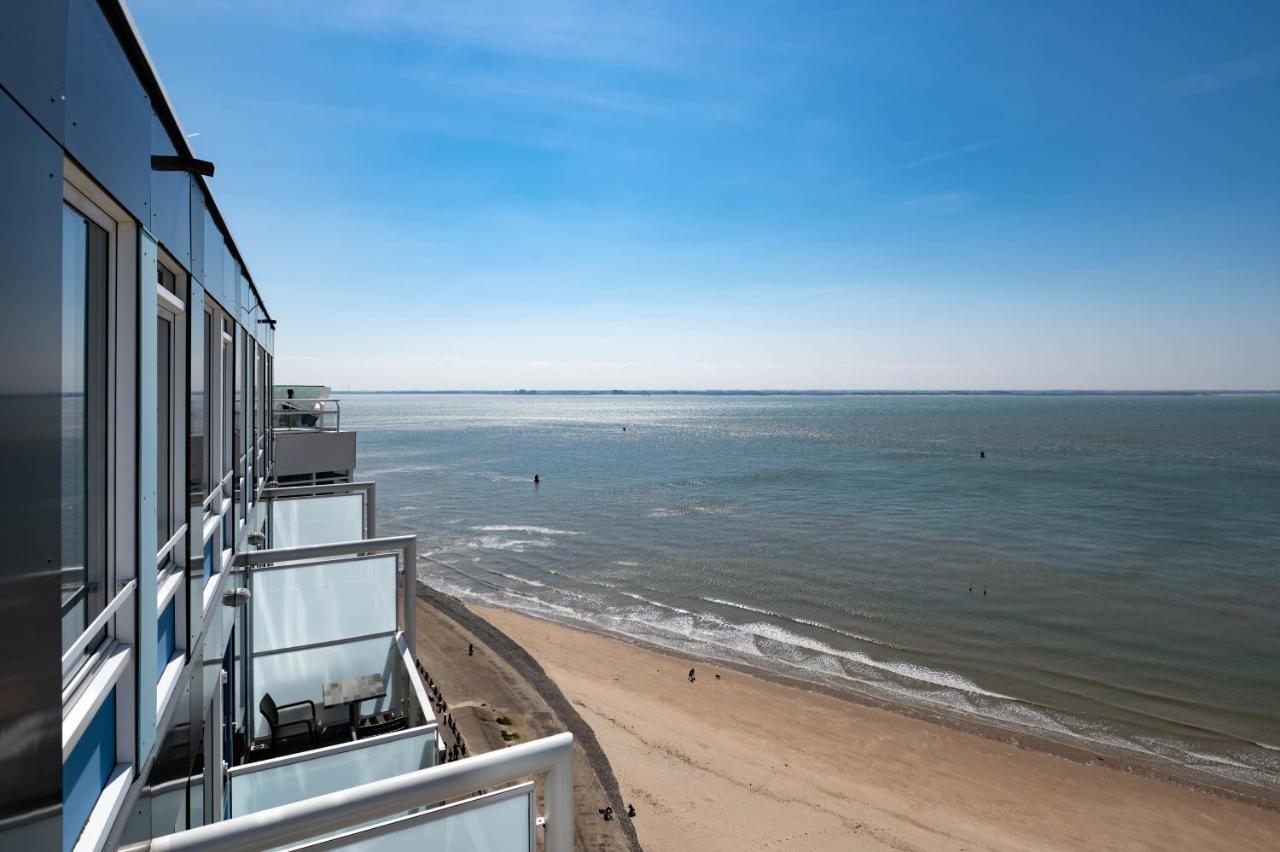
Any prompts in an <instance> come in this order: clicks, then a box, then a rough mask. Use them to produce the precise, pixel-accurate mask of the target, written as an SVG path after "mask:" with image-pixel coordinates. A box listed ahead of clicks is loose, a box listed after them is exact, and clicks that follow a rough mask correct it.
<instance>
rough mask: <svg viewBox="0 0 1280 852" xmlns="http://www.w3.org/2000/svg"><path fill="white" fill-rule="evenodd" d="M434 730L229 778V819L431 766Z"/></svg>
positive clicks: (375, 740)
mask: <svg viewBox="0 0 1280 852" xmlns="http://www.w3.org/2000/svg"><path fill="white" fill-rule="evenodd" d="M435 747H436V734H435V729H431V730H427V731H423V732H421V733H419V734H416V735H413V736H408V737H401V738H399V739H394V740H389V741H380V740H378V739H371V740H366V741H365V744H364V745H362V746H361V747H359V748H353V749H349V750H347V751H342V752H338V753H336V754H334V753H330V754H324V755H322V756H319V757H313V758H309V759H307V760H301V761H298V762H296V763H290V764H288V765H287V766H273V767H269V768H266V769H258V770H255V771H252V772H247V773H243V774H236V775H233V776H232V778H231V814H232V816H244V815H246V814H252V813H257V812H258V811H262V810H266V809H267V808H274V807H277V806H279V805H287V804H290V803H292V802H298V801H301V800H302V799H309V798H311V797H312V796H323V795H324V794H325V793H333V792H335V791H337V790H346V789H348V788H350V787H355V786H357V785H360V784H368V783H371V782H373V781H381V780H382V779H384V778H391V777H393V776H396V775H400V774H402V773H405V772H414V771H417V770H419V769H426V768H427V767H428V766H431V765H432V751H433V750H434V749H435Z"/></svg>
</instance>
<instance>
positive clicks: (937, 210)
mask: <svg viewBox="0 0 1280 852" xmlns="http://www.w3.org/2000/svg"><path fill="white" fill-rule="evenodd" d="M973 201H974V197H973V195H971V194H970V193H968V192H941V193H937V194H934V195H921V196H918V197H916V198H907V199H904V200H902V201H898V202H896V203H894V205H893V206H894V207H895V208H897V209H898V210H906V211H908V212H911V213H934V214H945V213H959V212H960V211H962V210H965V209H966V208H968V207H969V206H970V205H972V204H973Z"/></svg>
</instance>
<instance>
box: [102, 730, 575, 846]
mask: <svg viewBox="0 0 1280 852" xmlns="http://www.w3.org/2000/svg"><path fill="white" fill-rule="evenodd" d="M308 763H311V761H310V760H306V761H301V760H300V761H298V765H301V766H305V765H306V764H308ZM343 771H352V772H354V771H358V770H357V769H356V768H354V767H350V766H344V767H342V769H340V770H339V769H334V770H333V774H331V775H330V776H329V777H328V778H327V783H334V782H335V781H336V778H337V775H338V773H339V772H343ZM539 776H540V777H541V778H542V791H543V802H544V806H545V809H546V810H545V817H544V818H543V819H541V820H539V819H538V818H537V816H536V807H537V800H536V797H535V795H534V784H533V782H531V781H527V780H525V779H528V778H530V777H535V778H536V777H539ZM241 777H243V775H242V776H241ZM265 780H266V779H264V781H265ZM286 783H288V782H286ZM306 783H310V782H306ZM264 786H265V785H264ZM492 788H499V789H496V790H493V791H492V792H489V793H484V794H481V795H476V794H475V790H476V789H492ZM297 789H298V788H290V790H289V792H296V790H297ZM234 795H236V794H235V793H233V796H234ZM264 801H265V800H264ZM442 802H444V803H445V804H440V803H442ZM539 827H542V828H543V829H544V830H545V836H544V837H543V838H541V839H542V843H541V844H538V842H537V841H538V839H539V838H538V837H537V836H536V833H537V831H538V828H539ZM573 835H574V826H573V735H572V734H568V733H563V734H556V735H554V736H551V737H544V738H542V739H539V740H534V741H532V742H528V743H521V744H520V745H514V746H510V747H509V748H505V749H499V750H498V751H492V752H486V753H485V754H480V755H475V756H473V757H468V758H466V759H464V760H459V761H455V762H452V763H446V764H443V765H440V766H433V767H430V768H427V769H420V770H417V771H411V772H405V773H402V774H398V775H395V776H393V777H390V778H385V779H383V780H379V781H372V782H369V783H364V784H360V785H359V786H355V787H350V788H347V789H336V790H334V791H333V792H327V793H323V794H321V795H316V796H311V797H309V798H302V799H298V800H296V801H292V802H288V803H284V804H279V805H276V806H275V807H271V808H267V809H265V810H261V811H256V812H254V813H252V814H249V815H247V816H236V817H233V818H232V819H228V820H224V821H222V822H218V823H213V824H211V825H206V826H203V827H200V828H193V829H191V830H189V831H184V832H179V833H177V834H172V835H169V836H167V837H164V838H160V839H159V840H157V841H153V842H147V843H139V844H136V845H134V846H130V847H126V849H125V852H147V851H148V850H153V849H158V848H163V849H164V850H166V852H185V851H186V850H189V852H224V850H225V852H231V850H237V852H239V850H246V849H291V850H300V849H313V850H319V849H326V850H332V849H342V850H361V852H382V850H388V852H390V850H402V849H403V850H409V849H474V850H488V852H534V850H535V848H537V847H538V846H539V845H541V847H542V848H544V849H545V850H546V852H571V850H572V849H573V846H574V843H573Z"/></svg>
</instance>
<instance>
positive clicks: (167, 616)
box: [156, 598, 178, 681]
mask: <svg viewBox="0 0 1280 852" xmlns="http://www.w3.org/2000/svg"><path fill="white" fill-rule="evenodd" d="M177 602H178V599H177V598H174V599H173V600H171V601H169V605H168V606H167V607H165V608H164V612H162V613H160V618H159V619H157V621H156V680H157V681H158V680H160V675H162V674H164V667H165V665H166V664H167V663H168V662H169V658H170V657H172V656H173V650H174V648H175V647H176V646H175V645H174V641H173V635H174V634H173V631H174V625H175V623H176V622H175V617H176V615H177V610H176V608H175V607H174V604H176V603H177Z"/></svg>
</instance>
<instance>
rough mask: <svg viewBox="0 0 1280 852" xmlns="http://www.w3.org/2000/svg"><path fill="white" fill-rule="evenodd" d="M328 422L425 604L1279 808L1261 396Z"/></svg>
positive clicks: (455, 402)
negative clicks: (728, 664)
mask: <svg viewBox="0 0 1280 852" xmlns="http://www.w3.org/2000/svg"><path fill="white" fill-rule="evenodd" d="M342 406H343V423H344V426H347V427H348V428H351V429H356V430H358V431H359V433H360V434H359V465H360V467H359V471H358V474H359V477H360V478H368V479H374V480H376V481H377V483H378V510H379V524H380V531H381V532H382V533H383V534H387V535H391V534H400V533H416V534H417V535H418V536H419V554H420V560H419V562H420V564H419V567H418V572H419V576H420V577H421V578H422V579H423V580H424V581H425V582H426V583H428V584H430V585H432V586H435V587H437V588H439V589H441V590H443V591H445V592H448V593H451V594H454V595H457V596H459V597H462V598H464V599H466V600H469V601H473V602H477V603H485V604H492V605H498V606H503V607H508V608H511V609H515V610H519V611H523V612H526V613H529V614H532V615H536V616H540V617H543V618H550V619H554V620H557V621H561V622H564V623H568V624H574V625H579V626H589V627H592V628H595V629H598V630H604V631H608V632H612V633H616V634H621V635H624V636H628V637H632V638H636V639H640V640H644V641H646V642H650V643H655V644H657V645H660V646H663V647H666V648H669V649H671V650H673V651H676V652H687V653H690V654H695V655H698V656H700V657H710V658H716V659H723V660H732V661H736V662H739V663H746V664H749V665H754V666H757V667H761V668H765V669H769V670H772V671H775V672H778V673H782V674H786V675H791V676H795V677H800V678H804V679H807V680H810V681H813V682H818V683H822V684H825V685H827V686H831V687H836V688H844V689H852V690H857V691H860V692H863V693H866V694H870V695H873V696H877V697H881V698H887V699H892V700H899V701H905V702H909V703H913V704H916V705H919V706H924V707H928V708H934V709H939V710H943V711H945V712H949V713H956V714H964V715H967V716H970V717H973V718H976V719H979V720H982V721H985V722H988V723H994V724H997V725H1000V726H1003V727H1006V728H1009V729H1011V730H1014V731H1023V732H1027V733H1033V734H1037V735H1040V736H1046V737H1049V738H1051V739H1058V740H1061V741H1064V742H1071V743H1076V744H1084V745H1086V746H1087V745H1089V744H1101V745H1106V746H1110V747H1112V748H1118V749H1122V750H1124V751H1125V752H1127V753H1129V754H1132V755H1133V756H1136V757H1140V758H1146V759H1152V760H1156V761H1167V762H1169V764H1170V765H1171V766H1172V765H1178V766H1183V767H1192V768H1194V769H1196V770H1199V771H1200V772H1202V773H1209V775H1211V776H1217V777H1219V778H1222V779H1230V780H1232V781H1234V782H1237V783H1238V784H1249V785H1259V786H1263V787H1268V788H1271V789H1272V790H1276V789H1280V750H1277V746H1278V745H1280V397H1277V396H1231V395H1203V396H1182V395H1178V396H1150V395H1135V396H1113V395H1106V396H1076V395H1061V396H1020V395H1010V396H748V395H744V396H729V395H725V396H683V395H679V396H672V395H652V396H641V395H601V396H565V395H542V394H521V395H348V396H345V397H344V399H343V402H342ZM984 455H985V457H984ZM535 474H538V475H539V477H540V479H541V483H540V484H539V485H538V486H536V487H535V486H534V484H533V477H534V475H535Z"/></svg>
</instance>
